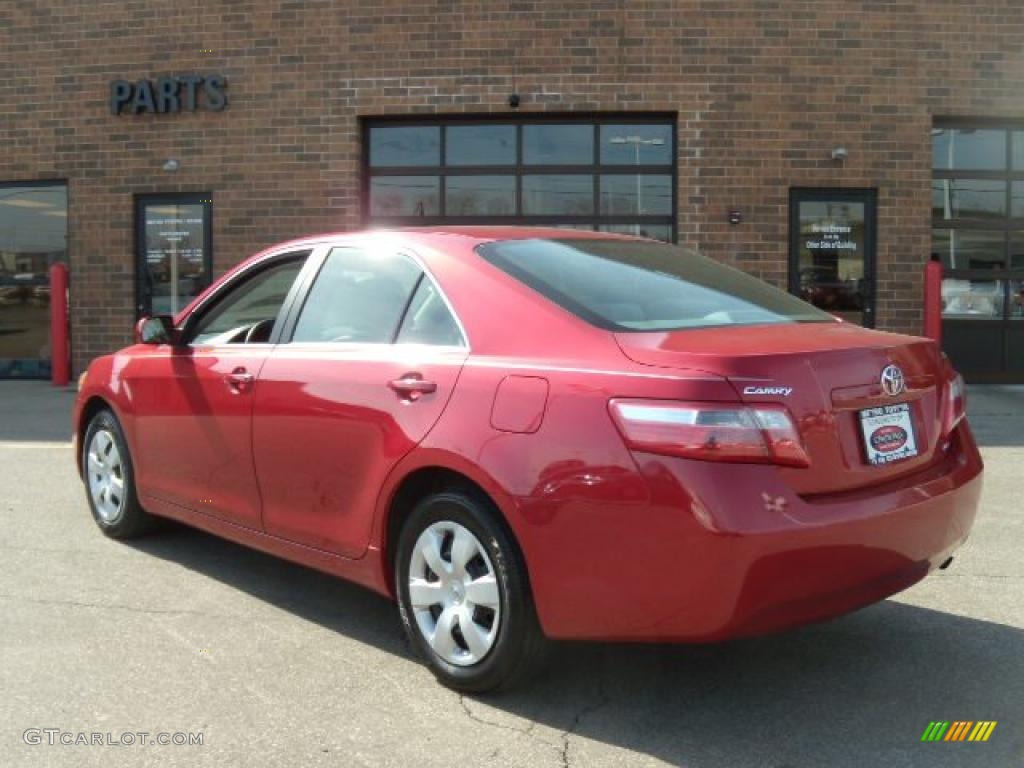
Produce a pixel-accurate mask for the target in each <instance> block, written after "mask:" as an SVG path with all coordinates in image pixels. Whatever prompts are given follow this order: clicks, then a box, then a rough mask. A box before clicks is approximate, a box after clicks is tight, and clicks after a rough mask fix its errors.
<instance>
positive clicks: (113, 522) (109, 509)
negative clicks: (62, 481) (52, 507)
mask: <svg viewBox="0 0 1024 768" xmlns="http://www.w3.org/2000/svg"><path fill="white" fill-rule="evenodd" d="M82 476H83V479H84V481H85V490H86V496H87V497H88V499H89V507H90V509H91V510H92V516H93V519H94V520H95V521H96V524H97V525H98V526H99V527H100V530H101V531H103V533H105V534H106V535H107V536H110V537H112V538H115V539H128V538H132V537H134V536H139V535H141V534H143V533H145V532H146V531H148V530H149V529H150V527H151V525H152V520H153V518H151V517H150V516H149V515H148V514H147V513H146V511H145V510H144V509H143V508H142V507H141V506H140V505H139V500H138V497H137V496H136V494H135V473H134V469H133V466H132V460H131V454H130V453H129V452H128V443H127V441H126V440H125V439H124V432H122V431H121V425H120V424H119V423H118V421H117V417H115V416H114V414H113V413H111V412H110V411H108V410H102V411H100V412H99V413H97V414H96V415H95V416H94V417H93V418H92V421H90V422H89V426H88V428H87V429H86V431H85V439H84V440H83V441H82Z"/></svg>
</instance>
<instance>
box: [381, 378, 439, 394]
mask: <svg viewBox="0 0 1024 768" xmlns="http://www.w3.org/2000/svg"><path fill="white" fill-rule="evenodd" d="M388 386H389V387H390V388H391V389H393V390H394V391H395V392H397V393H398V394H399V395H402V396H403V397H406V398H408V399H410V400H412V399H415V398H416V397H419V396H420V395H426V394H429V393H431V392H436V391H437V384H436V383H435V382H433V381H427V380H426V379H424V378H423V377H421V376H420V375H419V374H412V373H407V374H406V375H405V376H403V377H402V378H400V379H393V380H392V381H389V382H388Z"/></svg>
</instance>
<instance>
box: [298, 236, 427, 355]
mask: <svg viewBox="0 0 1024 768" xmlns="http://www.w3.org/2000/svg"><path fill="white" fill-rule="evenodd" d="M422 274H423V273H422V272H421V271H420V269H419V267H417V266H416V265H415V264H413V263H412V262H411V261H409V260H408V259H406V258H404V257H402V256H398V255H383V256H382V255H381V254H380V253H371V252H367V251H363V250H360V249H358V248H334V249H332V250H331V252H330V254H328V256H327V260H326V261H325V262H324V265H323V267H321V268H320V273H319V274H318V275H317V276H316V280H315V281H314V282H313V287H312V288H310V289H309V296H308V297H307V298H306V303H305V304H304V305H303V307H302V312H301V314H300V315H299V319H298V321H297V322H296V324H295V331H294V333H293V334H292V341H316V342H351V343H357V342H358V343H368V344H386V343H390V342H391V341H392V339H394V336H395V333H396V332H397V331H398V322H399V320H400V319H401V317H402V310H404V309H405V306H406V303H407V302H408V301H409V297H410V295H411V294H412V291H413V288H414V287H415V286H416V281H417V280H419V278H420V275H422Z"/></svg>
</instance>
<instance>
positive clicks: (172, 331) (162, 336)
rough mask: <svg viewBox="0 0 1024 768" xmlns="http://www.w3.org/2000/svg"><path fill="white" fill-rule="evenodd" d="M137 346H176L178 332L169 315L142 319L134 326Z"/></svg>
mask: <svg viewBox="0 0 1024 768" xmlns="http://www.w3.org/2000/svg"><path fill="white" fill-rule="evenodd" d="M135 342H136V343H137V344H177V343H178V331H177V329H176V328H175V327H174V319H173V318H172V317H171V316H170V315H154V316H153V317H144V318H142V319H141V320H139V322H138V323H136V324H135Z"/></svg>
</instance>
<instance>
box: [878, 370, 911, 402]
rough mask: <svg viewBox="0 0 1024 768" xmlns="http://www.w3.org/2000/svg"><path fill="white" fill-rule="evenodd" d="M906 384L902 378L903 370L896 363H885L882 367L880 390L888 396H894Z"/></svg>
mask: <svg viewBox="0 0 1024 768" xmlns="http://www.w3.org/2000/svg"><path fill="white" fill-rule="evenodd" d="M905 386H906V383H905V382H904V380H903V371H901V370H900V367H899V366H898V365H887V366H885V368H884V369H882V390H883V391H884V392H885V394H887V395H889V397H896V395H898V394H900V393H901V392H902V391H903V390H904V388H905Z"/></svg>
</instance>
